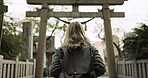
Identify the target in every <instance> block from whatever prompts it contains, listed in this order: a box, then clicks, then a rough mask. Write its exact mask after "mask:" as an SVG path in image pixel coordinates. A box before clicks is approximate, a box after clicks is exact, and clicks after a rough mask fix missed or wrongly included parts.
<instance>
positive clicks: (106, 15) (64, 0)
mask: <svg viewBox="0 0 148 78" xmlns="http://www.w3.org/2000/svg"><path fill="white" fill-rule="evenodd" d="M27 3H28V4H35V5H42V9H41V11H34V12H27V13H26V16H27V17H41V26H40V34H39V49H38V53H37V64H36V65H37V67H36V78H42V76H43V52H44V50H45V33H46V25H47V19H48V18H49V17H73V18H92V17H102V18H103V19H104V28H105V41H106V48H107V59H108V69H109V78H117V75H116V67H115V57H114V50H113V40H112V31H111V23H110V18H111V17H124V13H123V12H113V11H112V10H110V9H109V5H122V4H123V3H124V0H87V1H86V0H56V1H55V0H44V1H42V0H27ZM48 5H73V12H53V11H48V9H47V6H48ZM78 5H102V6H103V9H102V11H100V12H78ZM48 13H49V14H48Z"/></svg>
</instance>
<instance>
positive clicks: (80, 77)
mask: <svg viewBox="0 0 148 78" xmlns="http://www.w3.org/2000/svg"><path fill="white" fill-rule="evenodd" d="M89 48H90V53H91V56H92V57H91V61H93V55H94V54H93V52H92V50H91V48H92V47H91V46H89ZM63 57H64V51H63V49H62V48H60V64H61V63H62V60H63ZM91 66H93V65H91ZM61 67H63V66H62V64H61ZM91 68H93V67H91ZM93 73H95V72H94V71H92V72H88V73H83V74H77V73H75V74H68V73H67V72H65V71H64V70H62V72H61V73H60V75H59V78H97V77H96V75H92V74H93Z"/></svg>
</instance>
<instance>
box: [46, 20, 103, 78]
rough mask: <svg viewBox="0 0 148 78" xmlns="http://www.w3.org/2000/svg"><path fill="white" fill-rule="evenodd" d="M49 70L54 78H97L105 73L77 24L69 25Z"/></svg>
mask: <svg viewBox="0 0 148 78" xmlns="http://www.w3.org/2000/svg"><path fill="white" fill-rule="evenodd" d="M49 70H50V74H51V76H53V77H56V78H97V77H99V76H101V75H103V74H104V73H105V65H104V64H103V61H102V58H101V57H100V55H99V54H98V50H96V48H95V47H93V46H92V45H91V44H90V41H89V39H88V38H87V37H86V35H85V32H84V29H83V27H82V25H81V24H80V23H79V22H72V23H70V25H69V27H68V28H67V31H66V36H65V40H64V43H63V44H62V46H61V47H60V48H59V49H57V50H56V51H55V54H54V55H53V59H52V64H51V66H50V68H49Z"/></svg>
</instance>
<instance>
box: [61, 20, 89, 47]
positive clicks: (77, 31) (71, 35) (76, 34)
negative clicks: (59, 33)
mask: <svg viewBox="0 0 148 78" xmlns="http://www.w3.org/2000/svg"><path fill="white" fill-rule="evenodd" d="M84 45H90V41H89V39H88V38H87V37H86V35H85V31H84V29H83V27H82V25H81V23H80V22H72V23H70V25H69V27H68V28H67V31H66V36H65V39H64V43H63V45H62V47H66V48H70V49H71V48H72V49H74V48H77V47H79V46H84Z"/></svg>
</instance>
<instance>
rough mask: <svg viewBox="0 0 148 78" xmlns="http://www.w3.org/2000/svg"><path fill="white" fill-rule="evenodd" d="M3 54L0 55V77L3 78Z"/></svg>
mask: <svg viewBox="0 0 148 78" xmlns="http://www.w3.org/2000/svg"><path fill="white" fill-rule="evenodd" d="M2 67H3V56H2V55H0V78H2Z"/></svg>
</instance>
